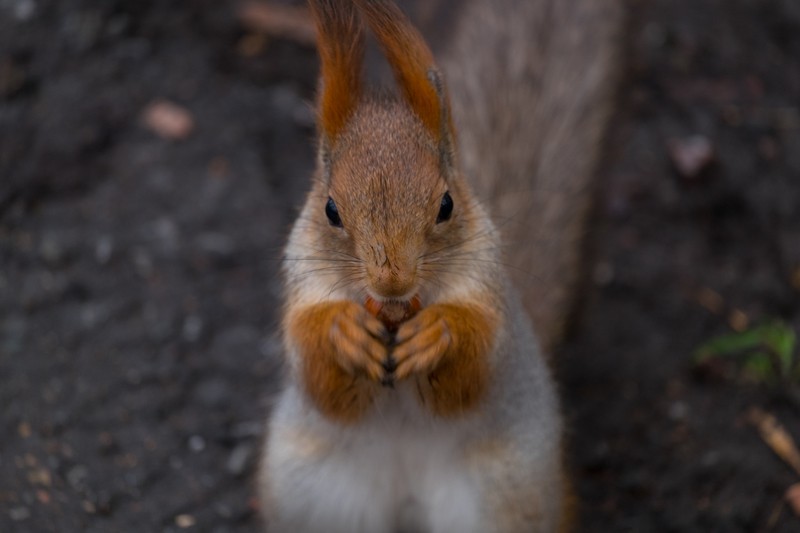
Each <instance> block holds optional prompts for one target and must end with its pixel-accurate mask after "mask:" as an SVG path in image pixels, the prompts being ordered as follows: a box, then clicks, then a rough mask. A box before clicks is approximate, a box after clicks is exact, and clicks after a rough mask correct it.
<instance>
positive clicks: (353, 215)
mask: <svg viewBox="0 0 800 533" xmlns="http://www.w3.org/2000/svg"><path fill="white" fill-rule="evenodd" d="M328 157H329V161H328V170H327V173H328V176H327V180H323V181H322V183H323V184H325V185H327V194H325V192H324V191H319V192H320V193H321V194H319V195H315V197H316V198H317V199H319V202H320V205H318V206H317V208H316V211H317V213H316V215H315V216H318V217H320V219H321V220H323V221H326V222H327V225H328V228H327V229H328V231H327V233H328V234H329V236H330V241H329V244H330V245H331V246H333V247H334V250H335V253H341V254H349V255H351V256H354V257H356V258H358V260H359V263H360V265H361V272H360V273H359V274H360V275H359V276H358V277H359V278H361V280H363V281H362V283H363V285H364V286H363V290H364V291H366V293H367V295H369V296H371V297H372V298H374V299H376V300H379V301H380V300H409V299H410V298H412V297H413V296H415V295H417V294H418V293H419V291H420V290H421V289H422V288H423V286H424V284H425V283H424V282H425V280H426V279H435V277H436V276H434V275H433V274H434V272H433V268H434V266H433V265H435V263H436V261H435V258H436V257H437V253H438V252H440V251H441V250H443V249H446V248H447V247H448V246H450V245H455V244H456V243H457V242H458V241H459V240H463V239H464V237H465V232H466V231H467V228H466V223H467V221H468V217H467V216H466V215H467V214H468V208H469V204H470V202H468V201H462V200H465V198H464V191H462V187H459V186H457V184H454V183H448V179H446V178H445V176H443V174H442V171H441V168H440V166H441V165H440V162H441V158H440V155H439V151H438V147H437V145H436V143H435V142H434V140H433V139H432V138H431V136H430V134H429V133H428V132H427V131H426V130H425V128H424V126H423V125H422V124H421V122H420V121H419V120H418V119H417V118H416V117H415V116H414V115H413V113H411V112H410V111H409V110H408V109H407V108H406V107H405V106H404V105H403V104H402V103H400V102H393V101H390V100H385V99H384V100H378V101H367V102H365V103H364V104H362V105H361V106H359V111H358V112H357V113H355V114H354V116H353V117H352V119H351V121H350V123H349V124H348V127H347V128H346V129H345V131H343V132H342V134H341V135H340V136H339V138H338V139H337V142H336V144H335V146H334V147H332V149H331V150H330V152H329V154H328ZM449 181H451V182H452V181H456V180H453V179H450V180H449ZM437 272H438V270H437ZM437 275H438V274H437Z"/></svg>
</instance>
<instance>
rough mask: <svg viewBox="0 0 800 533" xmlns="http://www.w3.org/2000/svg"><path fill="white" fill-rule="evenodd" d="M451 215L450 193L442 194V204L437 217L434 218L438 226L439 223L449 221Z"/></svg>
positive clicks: (451, 202) (451, 200)
mask: <svg viewBox="0 0 800 533" xmlns="http://www.w3.org/2000/svg"><path fill="white" fill-rule="evenodd" d="M452 214H453V199H452V198H451V197H450V193H449V192H446V193H444V196H442V203H441V206H440V207H439V215H438V216H437V217H436V223H437V224H439V223H440V222H444V221H446V220H450V215H452Z"/></svg>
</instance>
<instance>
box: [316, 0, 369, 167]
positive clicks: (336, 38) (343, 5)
mask: <svg viewBox="0 0 800 533" xmlns="http://www.w3.org/2000/svg"><path fill="white" fill-rule="evenodd" d="M309 4H310V6H311V12H312V14H313V16H314V21H315V23H316V26H317V48H318V50H319V57H320V63H321V75H320V89H319V104H318V105H319V111H318V113H319V115H318V119H317V120H318V125H319V130H320V135H321V137H322V144H321V146H322V150H323V151H324V150H327V149H329V148H330V147H331V145H332V144H333V143H335V142H336V138H337V137H338V135H339V134H340V133H341V132H342V130H343V129H344V127H345V125H346V124H347V121H348V120H349V119H350V117H351V116H352V114H353V111H354V110H355V108H356V106H357V105H358V101H359V99H360V98H361V69H362V65H363V62H364V27H363V24H362V22H361V17H360V16H359V14H358V12H357V11H356V9H355V7H354V6H353V4H352V3H351V2H343V1H341V0H310V1H309Z"/></svg>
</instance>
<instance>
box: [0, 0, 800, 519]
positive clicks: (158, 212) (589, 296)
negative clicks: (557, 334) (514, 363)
mask: <svg viewBox="0 0 800 533" xmlns="http://www.w3.org/2000/svg"><path fill="white" fill-rule="evenodd" d="M628 4H629V7H630V15H631V17H630V24H629V31H628V35H627V41H628V42H627V44H626V54H625V60H626V67H625V74H626V75H625V80H624V85H623V87H622V89H621V91H620V96H619V103H620V106H619V113H618V116H617V117H616V119H615V122H614V126H613V129H612V133H611V135H610V139H609V146H610V151H609V158H608V164H607V165H606V167H605V169H604V170H603V172H602V175H601V179H602V180H603V187H602V191H603V194H602V197H601V199H600V201H599V204H598V209H597V217H596V218H597V220H596V223H595V224H593V226H592V229H591V234H590V238H591V243H592V248H593V250H594V259H593V261H592V264H591V266H590V268H589V270H590V283H588V284H587V289H586V294H585V298H584V300H585V305H584V306H583V311H582V313H581V315H580V316H579V317H578V318H579V320H578V322H577V323H578V326H577V327H576V328H575V331H574V334H573V336H572V337H571V339H570V340H569V341H568V342H567V343H566V344H565V345H564V346H563V347H562V348H561V350H560V353H558V354H557V358H556V360H557V363H556V365H557V373H558V376H559V381H560V383H561V392H562V397H563V398H564V403H565V407H564V410H565V413H566V416H567V418H568V420H569V426H570V431H569V438H570V442H571V444H570V449H569V460H570V464H571V468H572V470H573V472H574V479H575V483H576V489H577V492H578V494H579V496H580V498H581V500H582V509H583V512H582V522H581V523H582V527H581V528H580V530H581V531H598V532H607V531H637V532H639V531H698V532H708V531H725V532H731V531H748V532H750V531H757V532H773V531H774V532H780V531H784V532H788V531H799V530H800V518H798V516H800V485H798V484H797V483H798V482H800V458H798V455H797V452H796V450H795V449H794V445H793V443H794V442H800V343H798V341H797V340H796V334H797V332H798V331H800V3H799V2H797V1H796V0H702V1H697V0H630V1H629V2H628ZM316 69H317V61H316V56H315V51H314V49H313V30H312V28H311V26H310V21H309V19H308V16H307V13H306V12H305V11H304V10H303V7H302V5H301V3H299V2H281V1H280V0H262V1H260V2H258V1H253V2H245V1H241V2H238V1H230V2H218V1H214V0H194V1H192V2H180V1H177V0H137V1H133V0H103V1H99V0H0V531H3V532H5V531H20V532H23V531H24V532H40V531H42V532H47V531H59V532H79V531H80V532H83V531H86V532H114V531H164V532H167V531H172V532H175V531H181V530H197V531H209V532H213V533H224V532H234V531H235V532H254V531H258V529H259V520H258V516H257V507H258V504H257V501H256V499H255V498H254V491H253V480H252V473H253V470H254V467H255V461H256V458H257V455H258V449H259V446H260V440H261V435H262V431H263V422H264V417H265V413H267V411H268V408H269V402H270V398H271V397H272V395H273V393H274V391H275V390H276V387H277V385H278V378H279V373H280V364H279V362H278V361H279V358H280V349H279V348H280V347H279V343H278V340H277V338H276V336H275V334H274V331H275V326H276V322H277V320H278V313H279V303H278V302H279V296H280V282H279V279H278V278H277V269H278V258H279V256H280V249H281V246H282V245H283V242H284V238H285V235H286V233H287V229H288V227H289V225H290V224H291V221H292V220H293V218H294V216H295V213H296V206H297V205H298V204H299V202H300V201H301V200H302V196H303V191H304V190H305V189H306V187H307V185H308V182H309V181H308V180H309V173H310V170H311V168H312V165H313V162H314V151H313V138H314V115H313V111H312V107H311V105H310V103H311V102H313V95H314V88H315V84H316ZM793 463H794V464H793Z"/></svg>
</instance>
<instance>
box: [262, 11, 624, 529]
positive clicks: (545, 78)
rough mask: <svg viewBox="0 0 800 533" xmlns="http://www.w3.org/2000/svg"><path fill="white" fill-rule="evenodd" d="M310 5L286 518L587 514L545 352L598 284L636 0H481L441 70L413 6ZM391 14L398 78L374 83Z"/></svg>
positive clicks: (274, 427)
mask: <svg viewBox="0 0 800 533" xmlns="http://www.w3.org/2000/svg"><path fill="white" fill-rule="evenodd" d="M309 4H310V7H311V12H312V15H313V18H314V21H315V24H316V27H317V34H318V40H317V46H318V50H319V55H320V63H321V75H320V85H319V94H318V131H319V150H318V162H317V169H316V171H315V174H314V176H313V183H312V186H311V191H310V192H309V194H308V196H307V198H306V201H305V204H304V206H303V208H302V210H301V213H300V215H299V218H298V220H297V221H296V223H295V224H294V226H293V228H292V230H291V232H290V235H289V239H288V244H287V246H286V249H285V252H284V260H283V273H284V277H285V296H284V298H285V302H284V308H283V321H282V333H283V344H284V352H285V359H286V362H287V376H286V380H285V384H284V387H283V389H282V391H281V393H280V395H279V397H278V400H277V403H276V405H275V406H274V409H273V411H272V413H271V416H270V419H269V424H268V429H267V436H266V438H265V445H264V449H263V452H262V457H261V461H260V466H259V473H258V486H259V494H260V502H261V508H262V511H263V514H264V516H265V519H266V522H267V528H268V530H269V531H274V532H277V533H283V532H333V533H338V532H341V533H357V532H363V533H397V532H412V531H413V532H426V533H439V532H442V533H443V532H459V533H466V532H531V531H542V532H549V531H566V530H568V529H569V528H570V524H571V522H572V520H573V515H574V510H573V506H572V504H571V502H572V500H573V498H572V496H571V491H570V484H569V480H568V476H567V474H566V471H565V470H566V469H565V465H564V458H563V456H564V450H563V435H562V433H563V426H564V424H563V421H562V418H561V414H560V410H559V402H558V398H557V394H556V386H555V383H554V380H553V377H552V375H551V370H550V368H549V366H548V363H547V360H546V357H545V355H544V354H545V353H549V351H550V350H551V349H552V348H553V346H555V345H556V344H557V342H558V340H559V339H560V338H561V336H562V335H563V332H564V324H565V317H566V316H567V315H568V314H569V308H570V306H571V300H572V297H573V294H574V292H575V287H576V285H577V284H578V281H579V278H580V264H581V259H580V257H581V248H582V246H581V240H582V239H581V237H582V235H583V233H584V232H585V223H586V218H587V212H588V211H589V209H590V206H591V197H592V189H593V185H592V183H593V180H592V175H593V173H594V170H595V167H596V165H597V162H598V158H599V152H600V148H599V146H600V144H601V140H602V136H603V133H604V128H605V126H606V123H607V122H608V119H609V116H610V111H611V108H612V100H613V92H614V91H613V88H614V79H615V74H616V67H615V65H616V64H617V62H618V61H617V59H618V58H617V50H616V42H617V40H618V39H617V38H618V33H619V28H620V24H621V23H620V21H621V17H622V14H621V6H620V3H619V0H517V1H515V0H473V1H468V2H461V3H458V4H459V10H458V13H457V14H456V13H448V16H450V17H451V19H452V24H451V28H452V34H451V35H450V36H449V37H448V39H447V42H446V43H445V51H444V53H443V54H442V58H443V61H442V62H441V68H440V67H439V66H437V64H436V63H435V62H434V58H433V54H432V52H431V50H430V48H429V47H428V45H427V44H426V42H425V40H424V39H423V37H422V36H421V34H420V33H419V31H418V30H417V29H416V28H415V27H414V26H413V25H412V23H411V22H410V20H409V18H407V16H406V15H405V14H404V13H403V12H402V11H401V10H400V8H399V7H398V6H397V5H395V3H394V2H393V1H392V0H310V1H309ZM368 30H369V31H371V33H372V34H373V35H374V37H375V39H376V41H377V43H378V45H379V47H380V49H381V50H382V52H383V55H384V56H385V58H386V60H387V62H388V64H389V66H390V67H391V69H392V71H393V73H394V76H395V79H396V82H397V85H398V88H399V91H398V94H391V93H387V92H380V91H373V90H369V89H367V88H365V87H364V82H363V80H362V69H363V62H364V50H365V42H366V33H367V31H368ZM445 79H447V81H448V83H447V84H445ZM457 133H458V135H457ZM531 198H532V199H533V200H531ZM479 199H485V201H481V200H479ZM531 201H533V203H531ZM526 202H528V203H526ZM490 213H491V215H490ZM493 217H495V218H493ZM503 242H507V243H509V244H510V245H511V248H510V252H509V253H504V251H503V247H504V244H503ZM507 263H511V264H512V266H513V268H511V269H509V271H510V272H508V273H507V272H506V266H505V265H506V264H507ZM531 277H532V278H534V282H533V283H531V282H530V278H531ZM515 283H516V285H515ZM515 287H522V289H521V290H520V289H517V288H515ZM529 316H530V317H532V319H531V318H529ZM534 326H535V329H536V331H537V334H536V335H535V334H534Z"/></svg>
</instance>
